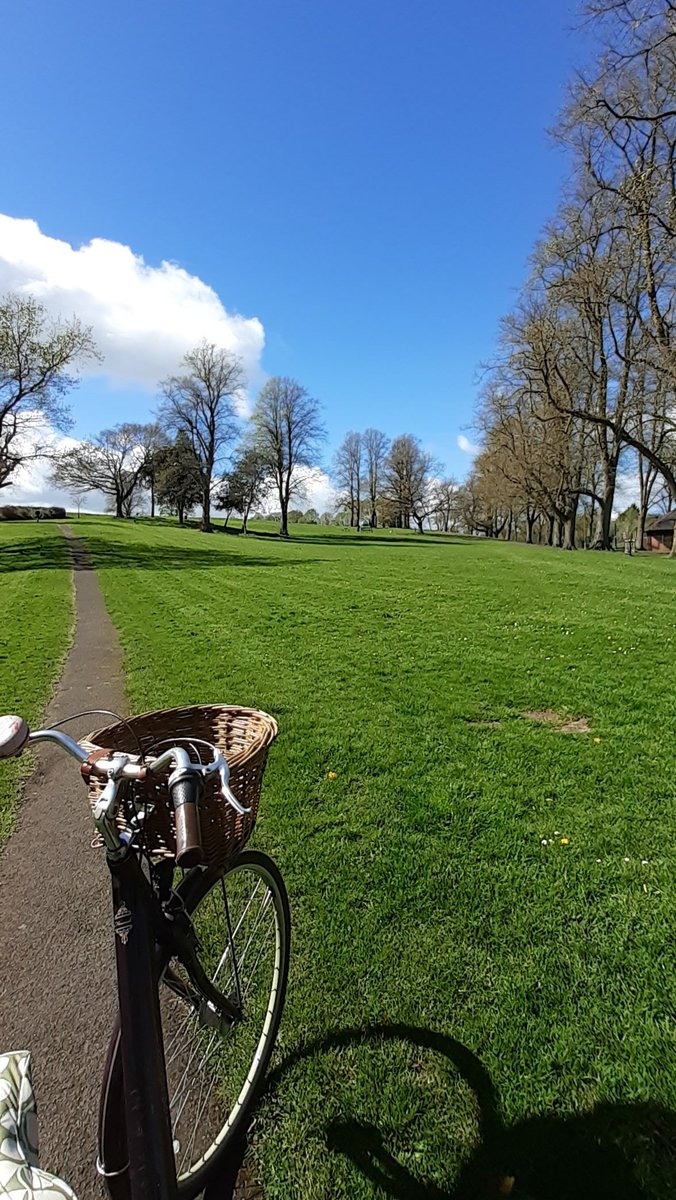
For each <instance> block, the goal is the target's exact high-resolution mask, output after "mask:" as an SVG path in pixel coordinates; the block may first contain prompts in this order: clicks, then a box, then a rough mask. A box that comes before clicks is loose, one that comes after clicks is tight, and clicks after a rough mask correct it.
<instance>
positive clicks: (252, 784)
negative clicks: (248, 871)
mask: <svg viewBox="0 0 676 1200" xmlns="http://www.w3.org/2000/svg"><path fill="white" fill-rule="evenodd" d="M130 727H131V728H130ZM132 729H133V731H134V733H135V734H136V737H137V738H138V741H137V740H136V738H135V737H134V734H132V732H131V730H132ZM276 736H277V723H276V721H274V720H273V718H272V717H269V716H268V714H267V713H264V712H259V711H258V710H257V709H255V708H237V707H235V706H233V705H228V704H204V705H193V706H191V707H189V708H169V709H163V710H160V711H159V712H149V713H143V714H142V715H141V716H138V717H130V719H129V721H128V722H127V723H126V724H124V723H122V722H119V723H116V724H114V725H108V726H106V728H105V729H97V730H96V731H95V732H94V733H91V734H90V735H89V737H88V738H87V741H88V742H89V743H91V744H92V745H93V746H102V747H104V748H105V749H106V750H122V751H124V752H125V753H127V754H130V755H131V756H133V757H134V758H138V744H139V742H140V744H141V746H142V748H143V752H144V754H153V753H160V751H161V750H166V749H167V746H168V745H170V744H172V742H178V743H179V744H181V745H184V747H185V749H186V750H188V752H189V753H190V757H191V758H192V759H194V760H195V761H198V759H197V753H196V751H195V750H194V749H193V750H191V749H190V747H189V745H187V743H185V742H179V739H183V738H187V739H190V738H201V739H203V740H204V741H206V742H211V743H212V744H213V745H214V746H218V748H219V750H221V751H222V752H223V754H224V756H225V758H226V759H227V761H228V765H229V767H230V787H231V788H232V791H233V792H234V794H235V796H236V797H237V799H238V800H239V802H240V804H242V805H243V806H244V807H245V808H250V809H251V812H250V813H247V814H246V815H240V814H239V813H237V812H235V810H234V808H232V806H231V805H230V804H228V803H227V801H226V800H224V798H223V796H222V794H221V792H220V790H219V789H220V781H219V779H218V775H217V774H216V775H212V776H211V777H210V778H209V779H207V780H206V782H205V786H204V793H203V797H202V800H201V802H200V825H201V830H202V844H203V846H204V855H205V862H206V864H207V866H209V867H211V868H218V867H221V866H223V865H224V864H225V863H226V862H227V860H228V859H229V858H230V857H231V856H232V855H233V854H235V853H236V852H237V851H238V850H240V849H241V848H242V846H243V845H244V843H245V842H246V841H247V838H248V837H249V836H250V834H251V831H252V830H253V827H254V825H255V823H256V816H257V814H258V802H259V799H260V794H261V784H262V782H263V771H264V770H265V763H266V760H267V757H268V748H269V746H270V743H271V742H272V741H274V739H275V738H276ZM167 739H169V740H168V741H167ZM160 742H164V743H165V744H164V745H163V746H162V747H160V749H158V750H156V749H155V748H156V747H157V745H158V743H160ZM202 749H204V748H202ZM169 774H170V768H169V769H167V771H166V772H165V773H164V775H161V774H160V775H157V776H151V777H149V778H148V780H147V781H146V782H145V783H142V784H138V785H135V786H137V788H138V792H139V793H140V795H141V798H142V801H143V802H145V803H146V804H148V805H149V809H150V811H149V812H148V815H147V818H146V822H145V836H146V846H147V848H148V851H149V853H150V854H152V855H153V856H157V857H172V858H173V857H174V856H175V854H176V834H175V828H174V811H173V807H172V804H171V800H170V797H169V789H168V787H167V779H168V776H169ZM102 787H103V783H102V781H100V780H96V779H92V781H91V782H90V785H89V798H90V801H91V803H92V805H93V804H94V803H95V802H96V799H97V798H98V796H99V794H100V792H101V789H102Z"/></svg>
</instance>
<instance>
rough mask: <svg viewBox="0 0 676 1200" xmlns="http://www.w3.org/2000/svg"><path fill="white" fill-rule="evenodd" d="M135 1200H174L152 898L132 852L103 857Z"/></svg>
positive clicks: (172, 1163)
mask: <svg viewBox="0 0 676 1200" xmlns="http://www.w3.org/2000/svg"><path fill="white" fill-rule="evenodd" d="M108 866H109V868H110V873H111V880H112V889H113V927H114V930H115V958H116V964H117V990H118V998H119V1005H120V1028H121V1032H122V1063H123V1071H124V1098H125V1122H126V1133H127V1151H128V1155H129V1182H130V1194H131V1197H132V1200H176V1198H177V1196H178V1187H177V1183H176V1166H175V1162H174V1149H173V1142H172V1135H171V1120H170V1116H169V1095H168V1091H167V1078H166V1070H165V1063H164V1047H163V1043H162V1024H161V1020H160V1004H159V996H158V993H157V968H156V952H155V943H156V939H155V928H156V918H155V915H154V913H153V905H154V904H155V897H154V895H153V893H152V888H151V886H150V884H149V882H148V880H147V879H146V877H145V875H144V874H143V871H142V869H141V864H140V862H139V859H138V857H137V855H136V854H135V852H134V851H133V850H131V849H128V850H127V851H126V852H125V854H124V855H123V856H121V857H113V856H111V855H108Z"/></svg>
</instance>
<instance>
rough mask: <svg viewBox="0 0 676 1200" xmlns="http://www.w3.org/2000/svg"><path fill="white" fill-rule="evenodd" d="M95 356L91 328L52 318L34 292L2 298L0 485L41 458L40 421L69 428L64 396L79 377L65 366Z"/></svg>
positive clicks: (70, 366) (42, 452) (0, 315)
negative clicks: (31, 461) (35, 436)
mask: <svg viewBox="0 0 676 1200" xmlns="http://www.w3.org/2000/svg"><path fill="white" fill-rule="evenodd" d="M97 357H98V354H97V351H96V347H95V345H94V341H93V339H92V332H91V329H89V328H88V327H87V326H85V325H82V324H81V322H80V321H78V320H77V318H75V317H74V318H73V319H72V320H71V321H65V322H63V321H50V320H49V318H48V316H47V312H46V310H45V308H44V307H43V306H42V304H40V303H39V302H38V301H37V300H35V299H34V298H33V297H32V296H19V295H15V294H12V293H10V294H9V295H7V296H4V297H3V299H2V300H0V487H7V485H8V484H9V483H11V481H12V476H13V475H14V472H15V471H16V469H17V467H19V466H20V465H21V463H22V462H24V461H26V460H27V459H34V458H40V457H43V456H44V452H45V446H44V445H41V444H40V443H39V442H36V441H35V440H34V435H35V434H36V432H37V430H38V429H39V427H40V426H41V425H43V424H44V423H47V424H49V425H52V426H54V428H56V429H61V430H64V429H67V428H69V427H70V419H69V414H68V409H67V408H66V407H65V405H64V404H63V403H62V398H63V396H64V395H65V393H66V392H67V391H69V390H70V388H72V387H74V386H75V384H76V382H77V380H76V378H75V377H74V376H73V375H72V374H70V373H69V370H70V369H72V368H74V367H76V366H77V364H79V363H82V362H84V361H85V360H87V359H91V358H97ZM31 435H33V437H31ZM31 442H32V444H31Z"/></svg>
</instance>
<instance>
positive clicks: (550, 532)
mask: <svg viewBox="0 0 676 1200" xmlns="http://www.w3.org/2000/svg"><path fill="white" fill-rule="evenodd" d="M555 520H556V518H555V516H554V514H553V513H547V545H548V546H553V545H554V523H555Z"/></svg>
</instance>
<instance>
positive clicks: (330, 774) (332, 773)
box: [326, 771, 338, 779]
mask: <svg viewBox="0 0 676 1200" xmlns="http://www.w3.org/2000/svg"><path fill="white" fill-rule="evenodd" d="M326 778H327V779H337V778H338V775H337V773H336V772H335V771H327V772H326Z"/></svg>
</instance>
